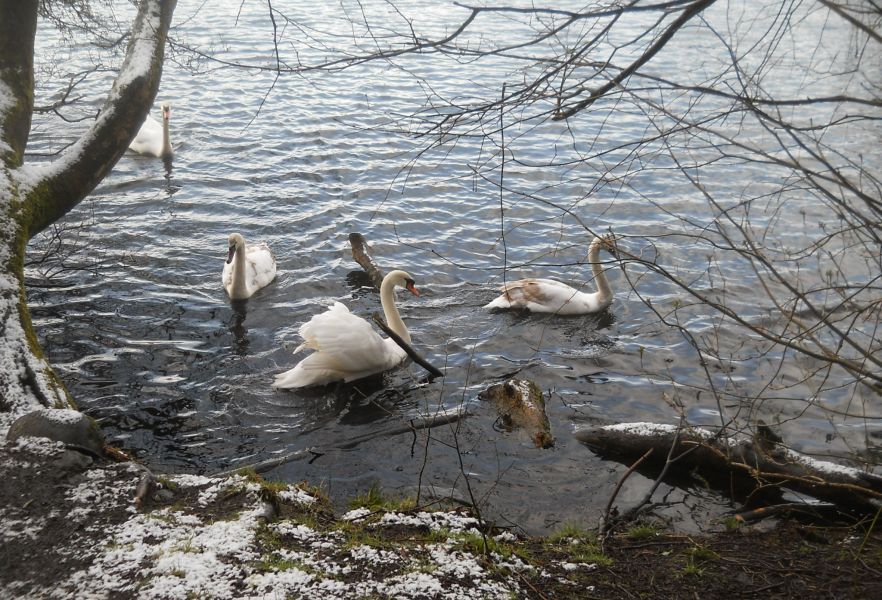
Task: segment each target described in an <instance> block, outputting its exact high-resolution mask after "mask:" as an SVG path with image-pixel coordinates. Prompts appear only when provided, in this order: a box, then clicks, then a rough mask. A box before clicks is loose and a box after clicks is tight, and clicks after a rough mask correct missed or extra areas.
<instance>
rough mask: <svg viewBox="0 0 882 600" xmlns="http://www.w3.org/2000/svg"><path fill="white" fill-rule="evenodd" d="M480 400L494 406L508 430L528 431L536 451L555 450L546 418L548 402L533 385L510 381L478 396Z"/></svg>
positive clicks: (494, 386)
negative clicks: (543, 449)
mask: <svg viewBox="0 0 882 600" xmlns="http://www.w3.org/2000/svg"><path fill="white" fill-rule="evenodd" d="M478 398H479V399H480V400H489V401H490V402H493V404H494V405H495V406H496V411H497V412H498V413H499V416H500V418H501V420H502V423H503V425H504V426H505V427H506V428H508V429H525V430H526V431H527V433H528V434H529V435H530V439H531V440H533V443H534V444H536V447H537V448H551V447H552V446H554V436H552V435H551V425H550V424H549V422H548V415H546V414H545V398H544V397H543V396H542V390H540V389H539V386H537V385H536V384H535V383H533V382H532V381H527V380H525V379H509V380H508V381H506V382H504V383H499V384H496V385H491V386H490V387H488V388H487V389H486V390H484V391H483V392H481V393H480V394H478Z"/></svg>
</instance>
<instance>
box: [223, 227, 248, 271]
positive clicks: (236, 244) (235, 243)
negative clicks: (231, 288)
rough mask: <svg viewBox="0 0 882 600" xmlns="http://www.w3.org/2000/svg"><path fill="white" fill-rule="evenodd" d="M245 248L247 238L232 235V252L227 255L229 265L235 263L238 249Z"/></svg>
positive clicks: (236, 234)
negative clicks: (234, 259) (234, 258)
mask: <svg viewBox="0 0 882 600" xmlns="http://www.w3.org/2000/svg"><path fill="white" fill-rule="evenodd" d="M240 247H241V248H244V247H245V238H243V237H242V236H241V235H239V234H238V233H231V234H230V251H229V253H227V264H229V263H231V262H233V257H234V256H235V255H236V249H237V248H240Z"/></svg>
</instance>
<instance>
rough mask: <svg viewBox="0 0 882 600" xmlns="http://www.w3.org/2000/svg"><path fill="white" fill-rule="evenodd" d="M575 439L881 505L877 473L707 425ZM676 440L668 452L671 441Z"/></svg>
mask: <svg viewBox="0 0 882 600" xmlns="http://www.w3.org/2000/svg"><path fill="white" fill-rule="evenodd" d="M575 436H576V439H578V440H579V441H580V442H582V443H584V444H586V445H587V446H589V447H590V448H591V449H592V450H594V451H595V452H597V453H598V454H600V455H603V456H609V457H612V458H616V457H621V458H624V459H628V458H630V457H637V456H640V455H642V454H645V453H646V452H647V451H649V450H652V453H651V458H650V460H651V461H653V460H654V461H655V462H658V461H659V460H661V461H664V460H665V459H666V458H667V456H668V455H669V453H670V455H671V460H672V461H673V465H672V466H673V467H675V468H677V469H687V470H691V469H695V468H696V467H698V468H699V470H701V471H702V473H716V474H720V473H721V472H722V473H730V474H733V475H736V476H740V477H742V478H744V479H745V480H749V481H752V483H753V485H754V486H755V487H756V488H760V487H766V486H780V487H785V488H787V489H790V490H793V491H795V492H799V493H803V494H807V495H809V496H812V497H814V498H817V499H819V500H825V501H828V502H833V503H835V504H837V505H839V506H843V507H847V508H849V509H856V510H860V511H861V512H874V511H876V510H878V509H879V508H880V507H882V477H880V476H879V475H875V474H873V473H867V472H865V471H861V470H860V469H855V468H853V467H846V466H843V465H840V464H837V463H832V462H828V461H822V460H817V459H814V458H811V457H809V456H806V455H804V454H801V453H799V452H796V451H794V450H791V449H789V448H787V447H785V446H784V445H782V444H780V443H776V442H769V440H767V439H764V440H761V441H757V440H754V439H753V438H750V437H746V436H744V437H741V438H730V437H724V436H722V435H719V434H716V433H714V432H711V431H708V430H706V429H695V428H683V429H679V428H678V427H676V426H674V425H663V424H658V423H622V424H618V425H607V426H604V427H593V428H589V429H582V430H579V431H577V432H576V433H575ZM672 444H676V445H675V447H674V449H673V452H671V445H672Z"/></svg>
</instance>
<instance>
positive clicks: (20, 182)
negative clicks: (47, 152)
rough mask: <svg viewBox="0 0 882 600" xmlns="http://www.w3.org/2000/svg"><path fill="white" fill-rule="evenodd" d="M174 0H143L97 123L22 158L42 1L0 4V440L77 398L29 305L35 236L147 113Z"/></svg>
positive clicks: (79, 195)
mask: <svg viewBox="0 0 882 600" xmlns="http://www.w3.org/2000/svg"><path fill="white" fill-rule="evenodd" d="M175 4H176V0H141V2H140V5H139V8H138V13H137V16H136V17H135V20H134V23H133V26H132V35H131V40H130V42H129V46H128V49H127V52H126V58H125V60H124V62H123V65H122V67H121V69H120V72H119V74H118V75H117V77H116V80H115V81H114V83H113V87H112V88H111V90H110V93H109V94H108V96H107V99H106V101H105V103H104V107H103V108H102V111H101V113H100V115H99V117H98V118H97V119H96V121H95V123H93V125H92V126H91V127H90V128H89V130H88V131H86V132H85V133H84V134H83V135H82V136H81V137H80V139H79V140H78V141H77V142H76V143H75V144H74V145H73V146H71V147H70V148H68V149H67V150H66V151H65V152H64V153H63V154H62V155H61V156H59V158H57V159H56V160H55V161H53V162H51V163H48V164H45V165H40V166H39V167H32V166H30V165H28V164H26V163H25V161H24V150H25V147H26V145H27V138H28V133H29V130H30V122H31V112H32V109H33V103H34V91H33V86H34V82H33V59H34V38H35V35H36V23H37V7H38V2H37V0H0V136H2V137H0V161H2V162H0V437H3V436H4V435H5V430H6V428H7V427H8V425H9V423H11V422H12V420H13V419H14V418H16V417H17V416H19V415H20V414H24V413H25V412H29V411H30V410H33V409H34V408H37V407H40V406H56V407H57V406H64V405H68V404H70V403H71V398H70V395H69V394H68V392H67V390H66V389H65V388H64V385H63V384H62V383H61V381H60V380H59V379H58V377H56V376H55V374H54V373H53V371H52V368H51V366H50V365H49V363H48V361H47V360H46V358H45V357H44V355H43V352H42V350H41V348H40V345H39V343H38V342H37V338H36V336H35V334H34V330H33V327H32V325H31V319H30V314H29V312H28V308H27V304H26V302H25V289H24V254H25V247H26V245H27V242H28V240H29V239H30V238H31V237H32V236H33V235H34V234H36V233H38V232H39V231H41V230H42V229H44V228H45V227H47V226H48V225H50V224H51V223H53V222H54V221H56V220H58V219H59V218H61V217H62V216H64V215H65V214H66V213H67V212H68V211H69V210H71V209H72V208H73V207H74V206H76V205H77V204H78V203H79V202H80V201H81V200H82V199H83V198H85V197H86V195H88V194H89V193H90V192H91V191H92V190H93V189H94V188H95V186H96V185H97V184H98V183H99V182H100V181H101V180H102V179H103V178H104V177H105V176H106V175H107V174H108V173H109V172H110V170H111V169H112V168H113V166H114V165H115V164H116V162H117V160H119V158H120V157H121V156H122V155H123V153H125V151H126V149H127V148H128V145H129V143H130V142H131V140H132V139H133V138H134V137H135V134H136V133H137V132H138V128H139V127H140V125H141V123H142V122H143V120H144V117H145V116H146V114H147V113H148V112H149V110H150V107H151V105H152V104H153V100H154V98H155V96H156V92H157V90H158V89H159V81H160V77H161V74H162V61H163V53H164V47H165V40H166V36H167V34H168V29H169V26H170V24H171V19H172V14H173V12H174V8H175Z"/></svg>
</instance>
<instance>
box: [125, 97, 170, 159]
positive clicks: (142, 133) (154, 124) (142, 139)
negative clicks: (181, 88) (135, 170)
mask: <svg viewBox="0 0 882 600" xmlns="http://www.w3.org/2000/svg"><path fill="white" fill-rule="evenodd" d="M161 106H162V124H160V123H159V121H157V120H156V119H154V118H153V117H151V116H150V115H147V118H145V119H144V123H143V124H142V125H141V129H139V130H138V135H136V136H135V139H133V140H132V143H131V144H129V149H130V150H134V151H135V152H137V153H138V154H147V155H149V156H156V157H158V158H163V157H166V156H171V155H172V147H171V140H170V138H169V134H168V122H169V120H170V119H171V105H170V104H169V103H168V102H163V103H162V105H161Z"/></svg>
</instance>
